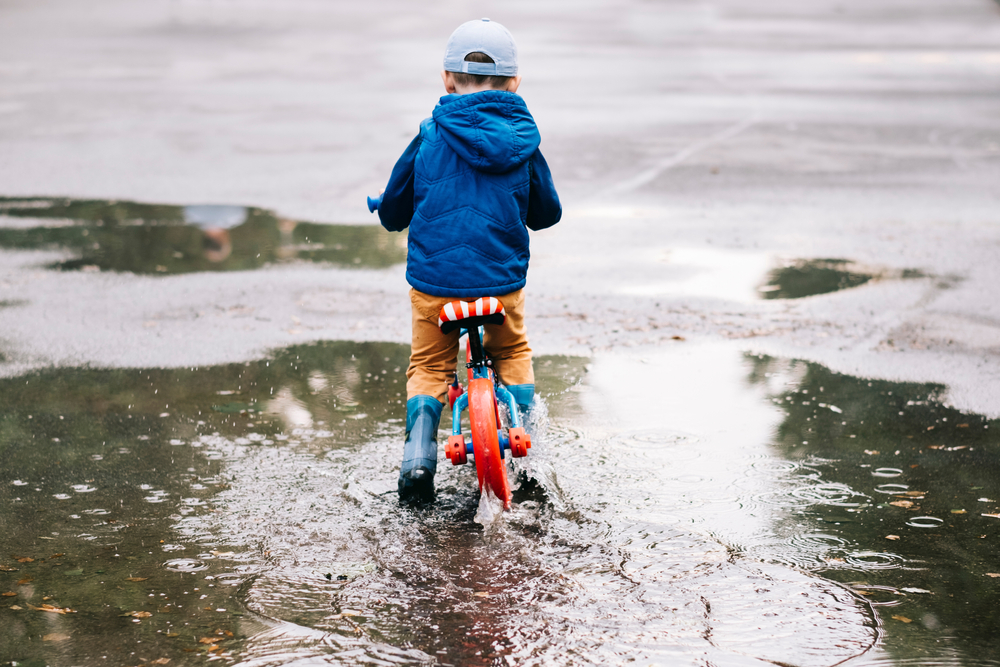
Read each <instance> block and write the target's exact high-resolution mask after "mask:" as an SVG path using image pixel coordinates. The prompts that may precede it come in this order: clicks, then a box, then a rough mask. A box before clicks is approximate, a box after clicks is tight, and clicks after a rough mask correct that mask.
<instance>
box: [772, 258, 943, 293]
mask: <svg viewBox="0 0 1000 667" xmlns="http://www.w3.org/2000/svg"><path fill="white" fill-rule="evenodd" d="M922 277H924V274H923V273H921V272H920V271H915V270H912V269H907V270H903V271H895V270H890V269H884V268H881V269H880V268H872V267H865V266H862V265H860V264H858V263H856V262H852V261H850V260H847V259H799V260H793V261H790V262H788V263H786V264H785V265H784V266H781V267H779V268H776V269H772V270H771V271H770V272H769V273H768V274H767V282H765V283H764V284H763V285H761V286H760V287H758V288H757V291H758V292H759V293H760V296H761V297H762V298H764V299H801V298H803V297H807V296H814V295H816V294H828V293H830V292H838V291H840V290H845V289H850V288H852V287H858V286H860V285H864V284H865V283H867V282H868V281H870V280H874V279H876V278H878V279H882V280H885V279H907V278H922Z"/></svg>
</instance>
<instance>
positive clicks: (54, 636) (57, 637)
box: [42, 632, 69, 642]
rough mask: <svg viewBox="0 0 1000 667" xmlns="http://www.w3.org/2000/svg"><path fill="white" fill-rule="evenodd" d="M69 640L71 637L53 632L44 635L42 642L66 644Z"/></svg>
mask: <svg viewBox="0 0 1000 667" xmlns="http://www.w3.org/2000/svg"><path fill="white" fill-rule="evenodd" d="M67 639H69V635H66V634H63V633H61V632H53V633H51V634H47V635H44V636H43V637H42V641H46V642H64V641H66V640H67Z"/></svg>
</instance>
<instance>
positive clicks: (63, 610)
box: [28, 604, 76, 614]
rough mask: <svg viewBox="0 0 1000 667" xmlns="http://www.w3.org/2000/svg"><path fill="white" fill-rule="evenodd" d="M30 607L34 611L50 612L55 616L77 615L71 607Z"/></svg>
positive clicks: (44, 605)
mask: <svg viewBox="0 0 1000 667" xmlns="http://www.w3.org/2000/svg"><path fill="white" fill-rule="evenodd" d="M28 606H29V607H31V608H32V609H34V610H35V611H50V612H52V613H53V614H75V613H76V610H75V609H70V608H69V607H56V606H54V605H51V604H43V605H42V606H41V607H36V606H35V605H33V604H29V605H28Z"/></svg>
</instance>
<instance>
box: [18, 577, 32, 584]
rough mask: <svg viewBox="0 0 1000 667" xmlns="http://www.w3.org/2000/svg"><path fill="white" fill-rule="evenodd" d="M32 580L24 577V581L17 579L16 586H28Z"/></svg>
mask: <svg viewBox="0 0 1000 667" xmlns="http://www.w3.org/2000/svg"><path fill="white" fill-rule="evenodd" d="M32 581H34V579H32V578H31V577H25V578H24V579H19V580H18V582H17V585H18V586H24V585H25V584H30V583H31V582H32Z"/></svg>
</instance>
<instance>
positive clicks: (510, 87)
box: [507, 75, 521, 93]
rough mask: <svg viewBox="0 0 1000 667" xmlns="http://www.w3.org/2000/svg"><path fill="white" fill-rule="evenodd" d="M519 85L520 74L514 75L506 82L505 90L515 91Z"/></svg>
mask: <svg viewBox="0 0 1000 667" xmlns="http://www.w3.org/2000/svg"><path fill="white" fill-rule="evenodd" d="M520 85H521V76H520V75H518V76H515V77H513V78H512V79H511V80H510V81H508V82H507V92H508V93H516V92H517V89H518V87H519V86H520Z"/></svg>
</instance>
